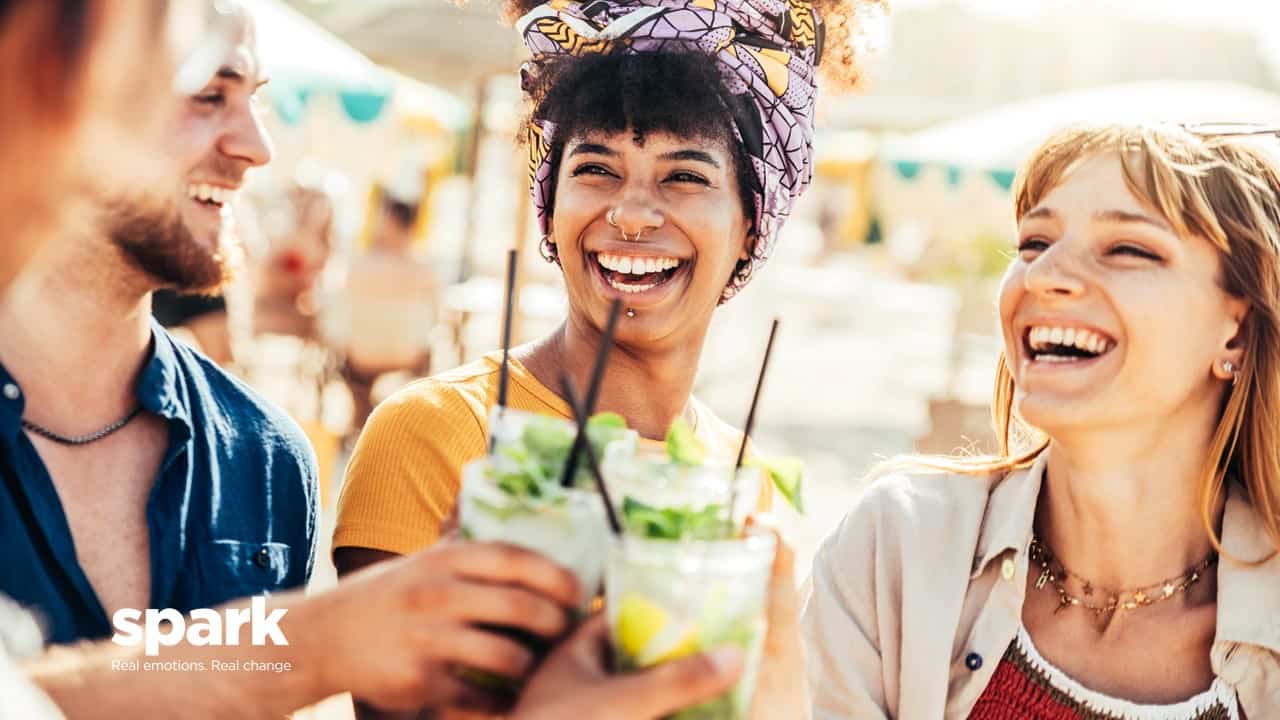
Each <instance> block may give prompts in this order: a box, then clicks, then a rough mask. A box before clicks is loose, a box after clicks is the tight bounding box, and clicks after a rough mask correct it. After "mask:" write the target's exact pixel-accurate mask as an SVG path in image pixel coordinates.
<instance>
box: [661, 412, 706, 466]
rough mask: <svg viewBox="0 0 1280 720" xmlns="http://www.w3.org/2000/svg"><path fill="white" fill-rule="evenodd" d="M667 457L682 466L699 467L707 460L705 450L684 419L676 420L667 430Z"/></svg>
mask: <svg viewBox="0 0 1280 720" xmlns="http://www.w3.org/2000/svg"><path fill="white" fill-rule="evenodd" d="M667 455H668V456H670V457H671V460H672V462H677V463H680V464H682V465H701V464H702V463H703V462H705V461H706V459H707V449H706V447H704V446H703V444H702V442H701V441H699V440H698V438H697V437H696V436H695V435H694V434H693V428H691V427H689V423H687V422H685V421H684V418H676V421H675V422H673V423H671V429H670V430H667Z"/></svg>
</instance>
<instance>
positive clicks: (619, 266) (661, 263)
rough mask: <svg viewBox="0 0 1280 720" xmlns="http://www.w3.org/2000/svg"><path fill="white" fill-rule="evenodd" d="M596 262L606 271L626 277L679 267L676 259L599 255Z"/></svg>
mask: <svg viewBox="0 0 1280 720" xmlns="http://www.w3.org/2000/svg"><path fill="white" fill-rule="evenodd" d="M596 261H597V262H599V263H600V266H601V267H603V268H605V269H606V270H612V271H614V272H618V273H623V274H626V275H647V274H649V273H656V272H662V271H665V270H670V269H671V268H674V267H677V266H679V265H680V261H679V260H678V259H676V258H653V257H650V258H642V257H628V256H624V255H606V254H604V253H600V254H599V255H597V256H596Z"/></svg>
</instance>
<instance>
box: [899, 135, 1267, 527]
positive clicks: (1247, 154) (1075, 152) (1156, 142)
mask: <svg viewBox="0 0 1280 720" xmlns="http://www.w3.org/2000/svg"><path fill="white" fill-rule="evenodd" d="M1104 153H1115V154H1117V155H1119V157H1120V158H1121V165H1122V167H1123V169H1124V179H1125V184H1126V185H1127V186H1128V188H1129V191H1130V192H1132V193H1133V195H1134V197H1135V198H1138V199H1139V200H1140V201H1142V202H1144V203H1146V204H1147V205H1148V206H1149V207H1150V208H1151V209H1152V210H1155V211H1157V212H1159V213H1160V214H1161V215H1162V216H1163V217H1164V218H1165V220H1167V221H1168V222H1169V223H1170V224H1171V225H1172V226H1173V228H1174V229H1175V231H1176V232H1177V233H1178V234H1179V235H1180V236H1182V237H1202V238H1205V239H1206V240H1208V241H1209V242H1211V243H1213V245H1214V247H1216V248H1217V249H1218V256H1219V258H1221V263H1222V272H1221V277H1220V279H1219V283H1220V285H1221V287H1222V288H1223V290H1225V291H1226V292H1227V293H1229V294H1231V295H1233V296H1235V297H1239V298H1243V299H1245V300H1247V301H1248V302H1249V309H1248V312H1247V314H1246V316H1245V318H1244V321H1243V322H1242V324H1241V333H1240V334H1241V338H1242V340H1243V344H1244V356H1243V359H1242V362H1241V367H1240V369H1239V376H1238V380H1237V382H1236V383H1234V384H1233V385H1232V387H1231V389H1230V392H1229V394H1228V395H1227V398H1226V401H1225V403H1224V405H1223V409H1222V415H1221V417H1220V419H1219V421H1218V425H1217V428H1216V429H1215V431H1214V434H1213V438H1212V441H1211V444H1210V448H1209V454H1208V456H1207V457H1206V458H1205V463H1204V466H1203V468H1202V471H1201V480H1200V491H1199V498H1200V515H1201V520H1202V521H1203V523H1204V528H1205V531H1206V532H1207V533H1208V536H1209V539H1210V541H1211V542H1212V543H1213V546H1214V547H1215V548H1216V549H1217V550H1218V551H1219V552H1223V548H1222V539H1221V538H1220V537H1219V536H1218V533H1217V530H1216V529H1215V528H1214V522H1213V520H1214V518H1213V511H1214V508H1216V507H1217V505H1218V502H1219V501H1220V500H1221V499H1222V497H1223V494H1224V493H1225V491H1226V484H1227V483H1228V482H1236V483H1240V484H1241V485H1242V487H1243V488H1244V489H1245V490H1246V492H1247V494H1248V498H1249V502H1250V503H1251V505H1252V507H1253V509H1254V511H1255V512H1256V513H1257V514H1258V516H1259V518H1260V520H1261V521H1262V524H1263V526H1264V527H1265V528H1266V531H1267V534H1268V535H1269V536H1270V538H1271V542H1272V545H1273V546H1275V548H1277V550H1278V551H1280V438H1277V437H1276V433H1277V428H1280V140H1277V139H1276V138H1275V137H1272V136H1266V137H1257V136H1240V135H1234V136H1227V135H1221V136H1211V135H1198V134H1195V133H1193V132H1190V131H1188V130H1185V129H1183V128H1181V127H1179V126H1175V125H1103V126H1073V127H1068V128H1065V129H1063V130H1060V131H1058V132H1057V133H1055V134H1054V135H1053V136H1051V137H1050V138H1049V139H1048V140H1046V141H1045V142H1044V143H1043V144H1042V145H1041V146H1040V147H1039V148H1038V149H1037V150H1036V151H1035V152H1034V153H1033V154H1032V156H1031V159H1030V160H1029V161H1028V162H1027V163H1026V165H1025V166H1024V167H1023V169H1022V171H1021V172H1020V173H1019V175H1018V178H1017V181H1016V182H1015V185H1014V208H1015V215H1016V217H1017V219H1018V220H1019V221H1021V220H1022V216H1023V215H1025V214H1026V213H1027V212H1028V211H1029V210H1031V209H1032V208H1034V207H1035V206H1036V205H1037V204H1039V203H1040V201H1041V200H1042V199H1043V198H1044V197H1045V195H1047V194H1048V193H1049V192H1050V191H1051V190H1053V189H1054V188H1055V187H1057V185H1058V184H1059V183H1061V182H1062V180H1063V178H1064V177H1065V176H1066V175H1067V173H1068V172H1069V171H1070V170H1071V169H1072V168H1073V167H1074V166H1075V165H1076V164H1077V163H1078V162H1079V161H1080V160H1082V159H1084V158H1088V157H1093V156H1096V155H1099V154H1104ZM1013 396H1014V381H1013V375H1012V374H1011V373H1010V372H1009V368H1008V365H1007V364H1006V362H1005V357H1004V354H1003V353H1001V355H1000V359H999V362H998V364H997V368H996V382H995V391H994V394H993V397H992V407H991V410H992V421H993V423H994V425H995V434H996V441H997V452H996V453H995V454H994V455H986V456H974V455H951V456H909V457H903V458H898V459H895V460H891V461H889V462H888V463H885V464H884V465H882V466H880V468H878V469H877V473H879V472H884V471H903V470H908V469H915V470H919V469H926V470H936V471H943V472H952V473H960V474H967V475H994V476H997V477H998V476H1003V475H1007V474H1008V473H1010V472H1012V471H1014V470H1018V469H1022V468H1025V467H1028V466H1029V465H1031V464H1032V463H1033V462H1034V461H1035V459H1036V457H1037V456H1038V455H1039V454H1040V453H1041V452H1043V451H1044V450H1045V449H1046V448H1047V447H1048V445H1049V439H1048V438H1047V437H1046V436H1045V435H1044V433H1042V432H1041V431H1039V430H1037V429H1036V428H1034V427H1032V426H1030V425H1029V424H1027V423H1026V422H1025V421H1023V420H1022V419H1021V418H1019V417H1018V416H1017V413H1016V412H1015V411H1014V408H1013Z"/></svg>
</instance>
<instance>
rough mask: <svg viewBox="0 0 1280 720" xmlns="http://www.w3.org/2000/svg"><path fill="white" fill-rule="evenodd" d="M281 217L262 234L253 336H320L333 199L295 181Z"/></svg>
mask: <svg viewBox="0 0 1280 720" xmlns="http://www.w3.org/2000/svg"><path fill="white" fill-rule="evenodd" d="M282 215H283V217H282V218H278V219H277V222H276V223H272V224H271V226H270V227H269V228H266V231H267V235H268V237H267V243H268V245H269V249H268V251H267V254H266V257H264V258H263V259H262V260H261V263H260V266H259V267H258V268H257V272H256V273H255V276H256V282H255V287H254V296H255V299H254V305H253V327H254V334H255V335H256V334H261V333H269V334H276V335H291V336H293V337H298V338H302V339H303V340H316V339H318V338H319V334H320V328H319V320H318V313H319V310H320V300H319V294H320V280H321V277H322V275H323V274H324V270H325V267H326V266H327V265H328V263H329V258H330V257H331V256H332V254H333V232H334V231H333V223H334V201H333V198H332V197H330V196H329V194H328V193H327V192H326V191H325V190H324V189H323V188H321V187H312V186H310V185H306V184H302V183H299V182H295V183H294V184H293V185H292V186H291V187H290V188H289V191H288V193H287V197H286V201H285V202H284V203H283V213H282Z"/></svg>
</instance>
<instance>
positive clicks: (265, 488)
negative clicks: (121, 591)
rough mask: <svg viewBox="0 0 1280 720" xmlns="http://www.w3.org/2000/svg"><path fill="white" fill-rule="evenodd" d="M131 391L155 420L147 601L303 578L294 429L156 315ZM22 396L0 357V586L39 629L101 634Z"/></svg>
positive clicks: (303, 484)
mask: <svg viewBox="0 0 1280 720" xmlns="http://www.w3.org/2000/svg"><path fill="white" fill-rule="evenodd" d="M137 396H138V402H139V403H141V404H142V407H143V408H144V409H146V410H147V411H148V412H151V413H154V414H156V415H158V416H160V417H162V418H164V419H165V420H167V421H168V424H169V446H168V449H167V450H166V452H165V456H164V461H163V463H162V464H161V468H160V475H159V477H157V478H156V481H155V485H154V486H153V487H152V489H151V494H150V497H149V499H148V501H147V508H146V518H147V525H148V526H149V528H150V535H151V543H150V545H151V603H150V607H153V608H174V609H176V610H179V611H181V612H184V613H185V612H189V611H191V610H193V609H195V608H201V607H213V606H215V605H219V604H221V603H225V602H227V601H229V600H233V599H235V598H239V597H245V596H249V595H256V594H260V593H263V592H269V591H272V590H283V589H287V588H292V587H296V586H300V585H303V584H305V583H306V581H307V580H308V578H310V576H311V568H312V564H313V563H314V561H315V547H316V523H317V513H318V507H317V483H316V460H315V454H314V453H313V451H312V450H311V446H310V444H309V443H308V442H307V439H306V437H305V436H304V435H303V433H302V430H301V428H299V427H298V425H297V424H296V423H295V422H293V421H292V420H291V419H289V418H288V417H287V416H286V415H285V414H284V413H283V412H282V411H281V410H280V409H278V408H276V407H275V406H273V405H271V404H269V403H268V402H267V401H266V400H264V399H263V398H261V397H260V396H258V395H257V394H256V393H255V392H254V391H252V390H251V389H249V387H248V386H246V385H245V384H244V383H242V382H240V381H239V380H237V379H235V378H234V377H232V376H231V375H228V374H227V373H226V372H224V371H223V370H222V369H221V368H219V367H218V366H217V365H215V364H214V363H213V362H212V361H210V360H209V359H208V358H206V357H204V356H203V355H201V354H200V353H198V352H196V351H194V350H192V349H191V348H189V347H187V346H185V345H182V344H180V343H178V342H177V341H175V340H174V339H173V338H172V337H170V335H169V334H168V333H167V332H165V331H164V329H163V328H161V327H160V326H159V325H158V324H156V323H153V324H152V355H151V359H150V360H149V361H148V362H147V365H146V366H145V368H144V369H143V371H142V374H141V376H140V379H139V382H138V388H137ZM24 402H25V396H24V395H23V394H22V391H21V388H20V387H19V386H18V384H17V383H16V381H15V380H14V379H13V378H12V377H11V376H10V375H9V373H8V372H7V371H6V370H5V369H4V368H3V367H0V474H2V475H3V482H0V593H5V594H7V595H9V596H11V597H12V598H14V599H15V600H17V601H18V602H20V603H22V604H23V605H26V606H27V607H29V608H31V609H33V610H34V611H35V612H36V613H37V614H38V615H41V616H43V618H44V620H45V621H46V623H47V628H46V629H47V632H48V633H49V636H50V637H49V638H48V639H49V641H51V642H55V643H66V642H73V641H77V640H82V639H93V638H101V637H106V636H109V635H110V634H111V633H112V628H111V625H110V619H109V618H108V617H107V615H106V611H105V610H104V609H103V607H102V604H101V603H100V602H99V600H98V597H97V594H96V593H95V592H94V590H93V588H92V587H91V586H90V584H89V581H88V579H87V577H86V576H85V574H84V571H83V570H82V569H81V567H80V565H79V563H78V562H77V560H76V549H75V543H74V541H73V540H72V536H71V530H70V527H69V526H68V524H67V518H66V515H65V513H64V512H63V509H62V503H61V501H60V500H59V498H58V493H57V490H56V489H55V488H54V485H53V482H52V480H51V479H50V477H49V473H48V470H47V469H46V468H45V465H44V462H43V461H42V460H41V459H40V456H39V455H38V454H37V453H36V450H35V448H34V447H33V446H32V444H31V441H30V440H29V439H28V438H27V435H26V433H25V432H24V431H23V430H22V426H21V422H20V421H21V418H22V413H23V407H24ZM103 487H104V491H106V490H109V487H110V486H109V485H104V486H103Z"/></svg>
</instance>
